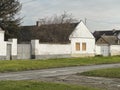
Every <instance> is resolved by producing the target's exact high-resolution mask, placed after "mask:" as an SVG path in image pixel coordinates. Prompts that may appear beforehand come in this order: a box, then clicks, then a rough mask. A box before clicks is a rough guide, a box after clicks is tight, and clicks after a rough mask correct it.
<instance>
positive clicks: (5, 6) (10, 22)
mask: <svg viewBox="0 0 120 90" xmlns="http://www.w3.org/2000/svg"><path fill="white" fill-rule="evenodd" d="M20 10H21V4H20V2H19V1H18V0H0V27H1V28H2V29H3V30H5V38H6V40H7V39H8V38H15V37H17V35H18V29H19V25H20V20H21V18H16V14H18V12H19V11H20Z"/></svg>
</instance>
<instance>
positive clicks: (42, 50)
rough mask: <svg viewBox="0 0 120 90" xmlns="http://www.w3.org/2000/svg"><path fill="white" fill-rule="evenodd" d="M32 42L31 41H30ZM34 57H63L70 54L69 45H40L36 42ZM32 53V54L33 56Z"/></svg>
mask: <svg viewBox="0 0 120 90" xmlns="http://www.w3.org/2000/svg"><path fill="white" fill-rule="evenodd" d="M32 42H33V41H32ZM34 43H35V44H34V45H33V46H34V47H35V48H34V50H35V52H34V53H35V55H64V54H71V45H70V44H40V43H39V41H38V40H37V41H36V42H35V41H34ZM34 53H33V54H34Z"/></svg>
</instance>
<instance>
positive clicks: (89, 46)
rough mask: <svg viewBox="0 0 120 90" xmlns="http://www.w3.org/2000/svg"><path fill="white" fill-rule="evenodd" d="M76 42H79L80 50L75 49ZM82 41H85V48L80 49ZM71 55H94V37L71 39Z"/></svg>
mask: <svg viewBox="0 0 120 90" xmlns="http://www.w3.org/2000/svg"><path fill="white" fill-rule="evenodd" d="M76 43H80V51H76V48H75V47H76V46H75V44H76ZM82 43H86V50H85V51H83V50H82ZM71 45H72V55H73V56H75V57H77V56H78V57H79V56H94V55H95V39H89V38H88V39H87V38H81V39H80V38H73V39H71Z"/></svg>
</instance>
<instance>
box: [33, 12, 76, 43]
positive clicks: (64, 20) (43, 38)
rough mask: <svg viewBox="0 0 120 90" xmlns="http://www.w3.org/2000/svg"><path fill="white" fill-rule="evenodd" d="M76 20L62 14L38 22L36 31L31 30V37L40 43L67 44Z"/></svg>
mask: <svg viewBox="0 0 120 90" xmlns="http://www.w3.org/2000/svg"><path fill="white" fill-rule="evenodd" d="M75 22H77V20H76V19H75V18H74V17H73V16H72V14H68V13H67V12H64V13H63V14H61V15H54V16H52V17H49V18H43V19H40V20H39V21H38V24H37V25H38V27H37V29H35V30H33V32H32V33H33V37H34V38H35V39H39V40H40V42H52V43H68V39H69V38H68V37H69V35H70V33H71V32H72V30H73V28H74V27H75V25H76V23H75Z"/></svg>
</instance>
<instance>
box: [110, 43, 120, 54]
mask: <svg viewBox="0 0 120 90" xmlns="http://www.w3.org/2000/svg"><path fill="white" fill-rule="evenodd" d="M110 52H111V56H114V55H120V45H111V46H110Z"/></svg>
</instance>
